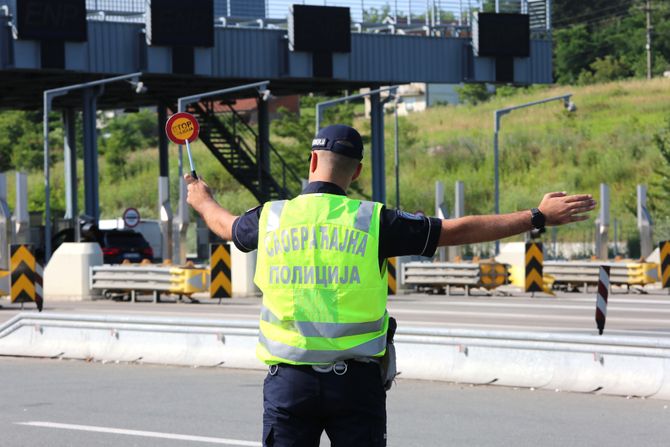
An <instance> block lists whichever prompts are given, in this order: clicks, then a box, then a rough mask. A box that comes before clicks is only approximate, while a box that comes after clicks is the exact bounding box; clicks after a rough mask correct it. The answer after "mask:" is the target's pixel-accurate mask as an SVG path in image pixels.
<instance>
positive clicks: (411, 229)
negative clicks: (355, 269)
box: [379, 208, 442, 258]
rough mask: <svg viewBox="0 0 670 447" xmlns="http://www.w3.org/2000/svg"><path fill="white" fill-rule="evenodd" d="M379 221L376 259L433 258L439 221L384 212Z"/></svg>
mask: <svg viewBox="0 0 670 447" xmlns="http://www.w3.org/2000/svg"><path fill="white" fill-rule="evenodd" d="M380 220H381V223H380V232H379V233H380V234H379V254H380V257H382V258H392V257H394V256H411V255H418V256H427V257H432V256H433V255H434V254H435V250H436V249H437V243H438V241H439V239H440V231H441V229H442V221H441V220H440V219H438V218H436V217H426V216H420V215H416V214H410V213H407V212H405V211H400V210H395V209H386V208H384V209H383V210H382V214H381V219H380Z"/></svg>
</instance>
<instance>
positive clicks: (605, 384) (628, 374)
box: [0, 312, 670, 400]
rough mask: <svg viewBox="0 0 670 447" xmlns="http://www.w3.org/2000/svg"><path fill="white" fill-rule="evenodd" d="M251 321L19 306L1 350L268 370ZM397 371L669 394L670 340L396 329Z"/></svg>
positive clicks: (3, 333) (3, 332)
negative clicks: (257, 349) (49, 310)
mask: <svg viewBox="0 0 670 447" xmlns="http://www.w3.org/2000/svg"><path fill="white" fill-rule="evenodd" d="M257 339H258V323H257V322H252V321H233V320H214V319H197V318H178V319H175V318H173V317H150V316H130V315H90V314H87V315H77V314H55V313H41V314H38V313H34V312H30V313H29V312H24V313H20V314H18V315H16V316H15V317H14V318H12V319H11V320H9V321H7V322H5V323H4V324H2V325H0V355H10V356H33V357H45V358H47V357H48V358H68V359H87V360H91V359H92V360H97V361H127V362H138V361H140V362H145V363H155V364H170V365H184V366H210V367H211V366H223V367H231V368H249V369H265V368H266V366H264V365H263V364H261V363H260V362H258V360H257V359H256V357H255V354H254V352H255V349H254V348H255V345H256V342H257ZM395 347H396V351H397V354H398V370H399V371H400V372H401V373H402V376H401V377H402V378H407V379H425V380H442V381H449V382H459V383H472V384H494V385H504V386H514V387H532V388H544V389H549V390H552V391H553V390H560V391H573V392H589V393H597V394H610V395H618V396H631V395H633V396H642V397H651V398H657V399H665V400H670V339H668V338H663V337H644V336H631V335H626V336H613V335H602V336H598V335H596V333H593V334H588V335H579V334H567V333H538V332H518V331H488V330H468V329H451V330H450V329H437V328H419V327H414V328H413V327H406V326H404V327H400V328H399V329H398V332H397V333H396V337H395Z"/></svg>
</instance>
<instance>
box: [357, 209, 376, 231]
mask: <svg viewBox="0 0 670 447" xmlns="http://www.w3.org/2000/svg"><path fill="white" fill-rule="evenodd" d="M374 210H375V202H361V206H359V207H358V212H357V213H356V220H355V221H354V228H356V229H357V230H360V231H363V232H365V233H367V232H368V231H370V223H371V222H372V212H373V211H374Z"/></svg>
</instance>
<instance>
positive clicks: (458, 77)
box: [0, 0, 552, 109]
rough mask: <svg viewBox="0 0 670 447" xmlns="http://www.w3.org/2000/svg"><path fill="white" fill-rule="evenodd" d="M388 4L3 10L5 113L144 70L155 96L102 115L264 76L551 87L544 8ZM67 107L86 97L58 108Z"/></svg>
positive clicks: (331, 83) (109, 101)
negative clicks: (46, 93)
mask: <svg viewBox="0 0 670 447" xmlns="http://www.w3.org/2000/svg"><path fill="white" fill-rule="evenodd" d="M296 3H298V2H296ZM299 3H305V2H304V1H302V2H299ZM315 3H318V4H320V5H323V4H324V3H325V2H322V1H319V2H315ZM386 3H387V2H383V1H370V0H368V1H367V2H366V1H362V2H359V1H356V2H354V1H348V2H347V1H341V2H338V1H333V2H330V1H329V2H327V4H328V7H323V6H320V7H317V6H310V5H304V4H298V5H291V4H290V3H289V2H287V1H272V0H271V1H268V2H266V1H264V0H260V1H258V0H245V1H241V0H229V1H228V0H214V1H207V0H189V1H186V2H185V1H177V0H152V1H150V2H149V1H146V0H100V1H97V0H86V1H85V0H59V1H58V2H54V1H50V0H4V1H0V24H2V25H4V26H0V107H2V108H30V109H33V108H39V107H40V106H41V104H42V102H41V101H42V98H41V96H42V91H43V90H46V89H51V88H57V87H61V86H64V85H70V84H76V83H80V82H85V81H90V80H94V79H99V78H101V77H105V76H109V75H112V74H123V73H133V72H143V73H144V75H143V79H142V80H143V81H144V83H145V85H146V86H147V87H148V91H147V94H146V95H136V94H134V92H133V91H132V90H131V89H130V88H128V86H127V85H122V84H118V85H108V86H106V87H105V95H103V96H101V97H100V98H99V100H98V106H99V107H101V108H105V107H119V106H129V105H134V106H141V105H153V104H156V103H157V101H173V100H174V98H177V97H180V96H186V95H189V94H194V93H199V92H203V91H208V90H215V89H221V88H225V87H226V86H232V85H239V84H244V83H246V82H253V81H255V80H265V79H268V80H270V81H271V82H272V84H271V87H272V89H273V92H274V93H277V94H282V92H285V93H300V92H307V91H321V92H328V91H335V90H342V89H355V88H358V87H369V86H377V85H391V84H400V83H408V82H427V83H460V82H504V83H515V84H521V85H525V84H533V83H549V82H551V81H552V77H551V73H552V65H551V46H552V44H551V40H550V36H551V34H550V23H551V21H550V16H549V12H548V11H547V3H548V2H546V1H545V0H542V1H532V0H522V1H509V2H500V3H501V4H503V5H505V8H506V9H504V10H503V9H501V10H500V13H499V14H495V13H493V14H491V13H478V10H479V9H480V8H481V2H479V1H472V2H470V1H468V2H464V1H441V2H440V1H432V2H425V5H423V9H422V10H421V9H419V8H420V7H417V3H419V4H423V3H424V2H416V1H415V2H408V1H404V2H403V1H399V2H395V9H394V8H390V7H386V8H384V7H383V5H385V4H386ZM392 3H393V2H392ZM496 3H498V2H496ZM398 4H400V6H397V5H398ZM412 4H414V5H413V8H412ZM463 4H467V5H470V6H469V7H467V6H463ZM185 5H187V6H188V7H186V8H185V7H184V6H185ZM331 5H332V6H331ZM342 6H351V8H347V7H342ZM501 8H502V7H501ZM69 101H71V102H72V103H73V104H76V105H79V104H80V103H81V102H80V101H81V98H77V96H76V95H68V96H67V97H63V98H59V99H57V100H56V102H55V103H54V104H55V106H57V107H60V106H67V105H68V104H67V103H68V102H69Z"/></svg>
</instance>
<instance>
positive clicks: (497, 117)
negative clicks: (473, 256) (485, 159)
mask: <svg viewBox="0 0 670 447" xmlns="http://www.w3.org/2000/svg"><path fill="white" fill-rule="evenodd" d="M570 97H572V93H567V94H565V95H560V96H554V97H551V98H547V99H541V100H539V101H532V102H528V103H525V104H519V105H517V106H512V107H505V108H503V109H498V110H496V111H495V112H493V170H494V172H493V191H494V193H493V202H494V212H495V214H500V186H499V183H500V175H499V155H498V134H499V133H500V127H501V122H502V117H503V116H505V115H507V114H508V113H510V112H511V111H513V110H517V109H524V108H526V107H532V106H536V105H539V104H544V103H547V102H552V101H563V105H564V107H565V108H566V110H568V111H569V112H574V111H576V110H577V107H576V106H575V104H574V103H573V102H572V101H570ZM495 250H496V251H495V254H496V255H498V254H500V241H498V240H497V241H496V248H495Z"/></svg>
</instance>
